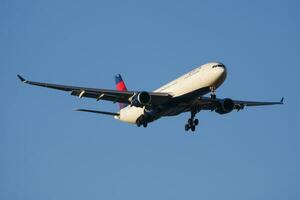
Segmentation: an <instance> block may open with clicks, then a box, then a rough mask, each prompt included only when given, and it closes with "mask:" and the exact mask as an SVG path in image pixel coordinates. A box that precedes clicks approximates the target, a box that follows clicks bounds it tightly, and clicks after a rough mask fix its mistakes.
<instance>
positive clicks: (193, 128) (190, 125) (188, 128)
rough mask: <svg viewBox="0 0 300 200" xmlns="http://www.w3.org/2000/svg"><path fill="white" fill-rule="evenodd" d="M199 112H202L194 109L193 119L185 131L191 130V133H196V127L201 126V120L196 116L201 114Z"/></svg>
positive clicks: (190, 119) (192, 111) (192, 112)
mask: <svg viewBox="0 0 300 200" xmlns="http://www.w3.org/2000/svg"><path fill="white" fill-rule="evenodd" d="M199 111H200V109H192V110H191V118H189V119H188V122H187V124H186V125H185V127H184V129H185V130H186V131H188V130H190V129H191V131H193V132H194V131H195V130H196V126H197V125H198V124H199V120H198V119H195V116H196V114H197V112H199Z"/></svg>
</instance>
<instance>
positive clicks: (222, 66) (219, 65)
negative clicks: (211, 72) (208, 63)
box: [212, 64, 225, 68]
mask: <svg viewBox="0 0 300 200" xmlns="http://www.w3.org/2000/svg"><path fill="white" fill-rule="evenodd" d="M216 67H221V68H225V66H224V65H222V64H218V65H213V66H212V68H216Z"/></svg>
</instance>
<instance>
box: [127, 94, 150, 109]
mask: <svg viewBox="0 0 300 200" xmlns="http://www.w3.org/2000/svg"><path fill="white" fill-rule="evenodd" d="M150 102H151V96H150V94H149V93H148V92H145V91H143V92H140V93H138V94H137V95H135V96H134V97H133V98H132V100H131V105H132V106H135V107H144V106H146V105H149V104H150Z"/></svg>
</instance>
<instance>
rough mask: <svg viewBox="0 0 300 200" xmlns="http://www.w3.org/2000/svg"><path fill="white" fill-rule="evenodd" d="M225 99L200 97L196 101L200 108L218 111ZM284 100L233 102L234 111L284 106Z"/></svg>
mask: <svg viewBox="0 0 300 200" xmlns="http://www.w3.org/2000/svg"><path fill="white" fill-rule="evenodd" d="M224 100H225V99H219V98H216V99H211V98H209V97H199V98H198V100H197V101H196V105H197V106H199V107H200V108H201V109H203V110H216V109H218V107H219V105H220V103H221V102H222V101H224ZM283 100H284V98H281V100H280V101H276V102H261V101H240V100H232V102H233V106H234V107H233V109H236V110H238V111H239V110H242V109H244V107H246V106H268V105H278V104H283Z"/></svg>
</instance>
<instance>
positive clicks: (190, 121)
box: [188, 118, 193, 126]
mask: <svg viewBox="0 0 300 200" xmlns="http://www.w3.org/2000/svg"><path fill="white" fill-rule="evenodd" d="M188 125H189V126H192V125H193V119H192V118H190V119H189V120H188Z"/></svg>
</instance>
